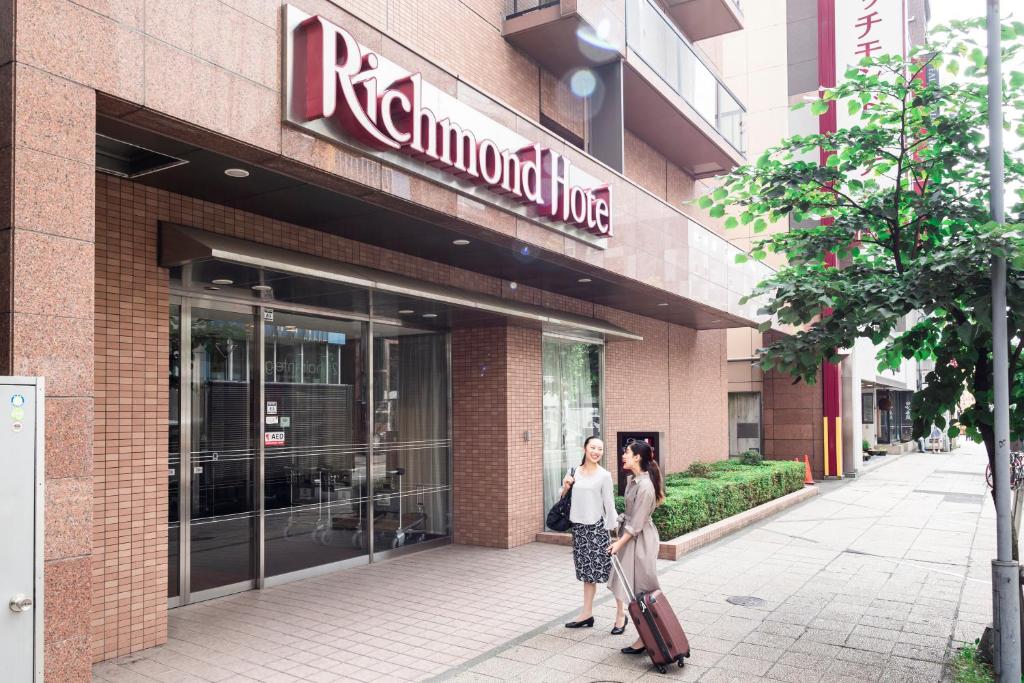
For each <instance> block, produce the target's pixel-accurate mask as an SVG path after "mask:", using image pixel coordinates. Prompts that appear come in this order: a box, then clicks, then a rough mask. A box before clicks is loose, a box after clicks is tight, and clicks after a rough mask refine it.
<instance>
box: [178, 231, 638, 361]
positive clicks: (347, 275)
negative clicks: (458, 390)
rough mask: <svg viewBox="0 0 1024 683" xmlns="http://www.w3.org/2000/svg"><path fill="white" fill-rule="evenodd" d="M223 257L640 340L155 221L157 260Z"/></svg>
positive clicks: (570, 318) (564, 316)
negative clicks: (157, 231) (159, 224)
mask: <svg viewBox="0 0 1024 683" xmlns="http://www.w3.org/2000/svg"><path fill="white" fill-rule="evenodd" d="M210 260H212V261H222V262H226V263H233V264H238V265H241V266H248V267H252V268H259V269H266V270H271V271H276V272H283V273H289V274H293V275H297V276H303V277H310V278H315V279H318V280H326V281H329V282H336V283H340V284H344V285H349V286H354V287H365V288H367V289H369V290H371V291H375V292H386V293H388V294H391V295H398V296H408V297H414V298H418V299H427V300H430V301H436V302H440V303H443V304H447V305H450V306H453V307H456V308H458V309H463V310H467V311H476V312H480V313H485V314H490V315H492V316H499V317H505V318H513V319H518V320H525V321H530V322H531V323H534V324H541V325H543V326H544V327H546V328H550V329H558V330H562V331H572V330H578V331H583V332H590V333H599V334H603V335H606V336H608V337H611V338H618V339H630V340H635V341H640V340H642V339H643V337H641V336H639V335H636V334H633V333H632V332H629V331H627V330H624V329H622V328H621V327H618V326H616V325H612V324H611V323H608V322H605V321H603V320H597V319H596V318H588V317H585V316H580V315H574V314H572V313H563V312H561V311H555V310H552V309H549V308H543V307H541V306H533V305H530V304H526V303H521V302H518V301H510V300H508V299H503V298H501V297H496V296H491V295H488V294H483V293H478V292H471V291H467V290H462V289H458V288H455V287H445V286H442V285H437V284H435V283H432V282H426V281H423V280H417V279H414V278H410V277H406V276H403V275H398V274H395V273H389V272H387V271H383V270H377V269H374V268H367V267H364V266H356V265H352V264H348V263H342V262H339V261H333V260H330V259H326V258H322V257H319V256H312V255H309V254H303V253H300V252H295V251H290V250H287V249H280V248H277V247H269V246H266V245H263V244H258V243H255V242H249V241H247V240H241V239H237V238H234V237H228V236H226V235H218V234H214V233H210V232H206V231H203V230H198V229H196V228H190V227H186V226H182V225H175V224H172V223H163V224H161V226H160V265H161V266H164V267H167V268H173V267H176V266H184V265H186V264H189V263H196V262H201V261H210Z"/></svg>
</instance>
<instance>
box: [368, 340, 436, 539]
mask: <svg viewBox="0 0 1024 683" xmlns="http://www.w3.org/2000/svg"><path fill="white" fill-rule="evenodd" d="M448 381H449V378H448V342H447V336H446V335H444V334H439V333H436V332H425V331H422V330H415V329H411V328H404V327H396V326H392V325H383V324H378V323H374V325H373V406H374V416H373V532H372V533H373V538H374V546H373V547H374V552H375V553H377V552H381V551H388V550H396V549H398V548H401V547H404V546H410V545H414V544H417V543H423V542H425V541H431V540H435V539H440V538H446V537H447V536H448V535H449V533H450V529H451V511H450V508H449V504H450V500H451V439H450V438H449V434H450V431H449V425H448V414H449V409H448V403H449V398H448V394H449V391H448Z"/></svg>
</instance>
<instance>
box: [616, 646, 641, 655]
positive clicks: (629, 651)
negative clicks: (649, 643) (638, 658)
mask: <svg viewBox="0 0 1024 683" xmlns="http://www.w3.org/2000/svg"><path fill="white" fill-rule="evenodd" d="M619 652H621V653H622V654H624V655H642V654H643V653H645V652H647V648H646V647H632V646H630V647H624V648H622V649H621V650H619Z"/></svg>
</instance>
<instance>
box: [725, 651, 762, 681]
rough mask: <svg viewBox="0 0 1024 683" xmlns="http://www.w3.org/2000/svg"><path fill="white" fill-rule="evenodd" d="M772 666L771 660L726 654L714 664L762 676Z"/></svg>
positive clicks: (728, 669)
mask: <svg viewBox="0 0 1024 683" xmlns="http://www.w3.org/2000/svg"><path fill="white" fill-rule="evenodd" d="M771 667H772V662H769V661H765V660H763V659H754V658H752V657H741V656H739V655H732V654H729V655H726V656H724V657H722V658H721V659H720V660H718V662H717V663H716V664H715V668H718V669H725V670H726V671H735V672H738V673H742V674H746V675H749V676H763V675H764V674H765V673H766V672H767V671H768V669H770V668H771Z"/></svg>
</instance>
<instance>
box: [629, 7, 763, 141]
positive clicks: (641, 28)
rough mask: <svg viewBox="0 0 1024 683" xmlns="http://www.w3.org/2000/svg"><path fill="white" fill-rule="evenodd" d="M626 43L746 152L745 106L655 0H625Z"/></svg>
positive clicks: (702, 114)
mask: <svg viewBox="0 0 1024 683" xmlns="http://www.w3.org/2000/svg"><path fill="white" fill-rule="evenodd" d="M738 4H739V3H737V5H738ZM626 44H627V45H628V46H629V48H630V49H631V50H632V51H633V52H634V53H636V55H637V56H638V57H640V59H642V60H643V61H644V63H645V64H647V66H649V67H650V68H651V69H653V70H654V72H655V73H657V74H658V76H660V77H661V79H662V80H663V81H664V82H665V83H666V84H667V85H668V86H669V87H670V88H672V90H674V91H675V92H676V93H677V94H678V95H679V96H680V97H682V98H683V99H684V100H685V101H686V102H687V103H688V104H689V105H690V106H692V107H693V108H694V109H695V110H696V111H697V113H698V114H700V115H701V117H703V118H704V120H705V121H707V122H708V123H709V124H711V125H712V126H714V127H715V128H716V129H717V130H718V132H719V133H721V134H722V136H723V137H724V138H725V139H726V140H727V141H728V142H729V144H731V145H732V146H733V147H735V148H736V150H737V151H738V152H743V149H744V140H743V119H744V116H745V115H746V110H745V109H744V108H743V105H742V104H740V102H739V100H737V99H736V97H735V96H734V95H733V94H732V92H730V91H729V89H728V88H727V87H725V85H724V84H723V83H722V82H721V81H719V80H718V78H717V77H716V76H715V74H714V73H713V72H712V71H711V69H710V68H708V66H707V65H706V64H705V63H704V61H703V60H702V59H701V58H700V57H698V56H697V53H696V52H695V51H694V49H693V47H692V46H691V45H690V43H689V41H688V40H686V38H685V37H683V34H682V33H680V32H679V30H678V29H676V27H675V26H674V25H673V24H672V22H671V21H670V20H669V19H668V18H667V17H666V16H665V15H664V14H663V13H662V11H661V10H660V9H659V8H658V7H656V6H655V5H654V3H653V2H652V0H626Z"/></svg>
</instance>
